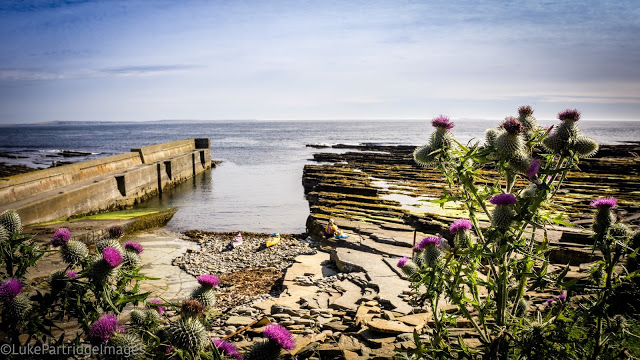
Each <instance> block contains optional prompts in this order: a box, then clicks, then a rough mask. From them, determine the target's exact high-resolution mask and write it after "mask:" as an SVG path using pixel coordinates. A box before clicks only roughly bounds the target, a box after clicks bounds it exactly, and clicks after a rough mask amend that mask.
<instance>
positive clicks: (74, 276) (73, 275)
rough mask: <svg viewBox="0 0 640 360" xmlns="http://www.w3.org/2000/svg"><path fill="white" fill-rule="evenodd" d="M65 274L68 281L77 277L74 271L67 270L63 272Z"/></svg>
mask: <svg viewBox="0 0 640 360" xmlns="http://www.w3.org/2000/svg"><path fill="white" fill-rule="evenodd" d="M65 274H66V275H67V277H68V278H70V279H75V278H77V277H78V273H77V272H75V271H71V270H67V272H65Z"/></svg>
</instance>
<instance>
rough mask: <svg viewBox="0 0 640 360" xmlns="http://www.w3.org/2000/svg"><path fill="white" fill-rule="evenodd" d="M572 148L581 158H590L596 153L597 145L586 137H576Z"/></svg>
mask: <svg viewBox="0 0 640 360" xmlns="http://www.w3.org/2000/svg"><path fill="white" fill-rule="evenodd" d="M573 146H574V149H575V151H576V152H577V153H578V156H579V157H581V158H590V157H592V156H594V155H595V154H596V153H597V152H598V143H597V142H596V141H595V140H593V139H591V138H589V137H586V136H578V137H577V138H576V140H575V143H574V145H573Z"/></svg>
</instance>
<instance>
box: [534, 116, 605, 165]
mask: <svg viewBox="0 0 640 360" xmlns="http://www.w3.org/2000/svg"><path fill="white" fill-rule="evenodd" d="M558 119H560V121H562V123H561V124H560V125H559V126H558V127H557V128H556V130H555V132H554V133H553V134H550V135H548V136H547V137H546V138H545V139H544V140H543V145H544V146H545V147H546V148H547V149H549V150H551V151H554V152H557V153H563V152H565V151H567V150H569V148H571V147H573V148H574V150H576V152H577V153H578V155H580V156H581V157H587V156H589V155H593V154H595V152H594V151H597V149H594V144H595V142H592V141H591V139H588V138H586V137H584V139H582V140H580V141H579V140H578V139H580V138H582V137H583V136H582V135H581V133H580V129H579V128H578V125H577V124H576V123H577V122H578V120H580V112H579V111H578V110H576V109H567V110H564V111H562V112H560V113H559V114H558ZM578 142H580V145H577V143H578ZM595 146H596V147H597V144H595Z"/></svg>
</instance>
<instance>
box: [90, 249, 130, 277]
mask: <svg viewBox="0 0 640 360" xmlns="http://www.w3.org/2000/svg"><path fill="white" fill-rule="evenodd" d="M120 264H122V255H121V254H120V252H119V251H118V250H116V249H114V248H112V247H107V248H105V249H104V250H103V251H102V258H98V259H96V260H95V261H94V262H93V263H92V264H91V268H90V272H89V275H90V277H91V279H92V280H93V281H94V283H96V284H99V285H101V284H114V283H115V282H116V281H117V280H118V276H119V275H120V270H119V266H120Z"/></svg>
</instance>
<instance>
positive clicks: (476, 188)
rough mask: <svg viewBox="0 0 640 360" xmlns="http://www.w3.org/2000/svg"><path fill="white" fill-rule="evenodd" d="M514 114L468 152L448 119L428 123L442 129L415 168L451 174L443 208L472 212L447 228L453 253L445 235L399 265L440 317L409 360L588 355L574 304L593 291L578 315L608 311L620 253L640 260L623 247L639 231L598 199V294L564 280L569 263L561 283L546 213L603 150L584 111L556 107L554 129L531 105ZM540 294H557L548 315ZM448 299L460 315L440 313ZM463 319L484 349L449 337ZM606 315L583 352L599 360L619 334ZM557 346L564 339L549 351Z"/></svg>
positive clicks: (416, 153) (421, 246)
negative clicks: (534, 299) (533, 296)
mask: <svg viewBox="0 0 640 360" xmlns="http://www.w3.org/2000/svg"><path fill="white" fill-rule="evenodd" d="M518 113H519V114H518V115H519V116H518V117H517V118H516V117H507V118H506V119H505V121H504V122H503V123H502V124H501V125H500V126H499V127H498V128H494V129H489V130H487V131H486V133H485V137H486V140H485V143H484V144H481V143H480V142H470V143H469V144H466V145H465V144H461V143H459V142H457V141H456V140H455V139H454V138H453V136H452V134H451V133H450V131H449V130H450V129H451V128H453V123H451V122H450V120H449V119H448V118H447V117H444V116H439V117H438V118H436V119H434V120H432V124H433V125H434V127H435V128H436V130H435V131H434V133H433V134H432V135H431V136H430V138H429V142H428V143H427V144H426V145H424V146H420V147H418V148H416V150H415V151H414V160H415V162H416V163H417V164H419V165H421V166H429V167H432V168H435V169H437V170H439V171H440V172H442V173H443V175H444V177H445V179H446V185H445V189H444V195H443V196H442V197H441V198H440V199H439V200H437V202H438V203H440V204H442V205H444V203H447V202H456V203H461V204H463V205H464V207H465V209H466V210H467V213H468V216H467V218H466V219H459V220H456V221H455V222H453V223H452V224H451V225H450V227H449V232H450V233H451V235H452V236H453V246H452V247H449V246H448V244H447V242H446V241H443V240H441V239H440V238H439V237H436V236H431V237H427V238H425V239H423V241H421V242H420V243H419V244H418V245H417V246H416V247H415V249H414V251H415V255H414V257H413V261H412V262H411V263H414V265H415V268H414V267H413V265H411V266H409V267H408V265H407V264H411V263H410V261H411V260H409V259H402V260H401V261H400V262H399V263H398V266H399V267H400V268H401V269H402V270H403V271H405V272H407V273H410V274H412V275H411V276H410V280H411V281H412V287H413V288H414V289H415V290H416V292H417V293H418V294H419V296H418V297H417V299H416V300H417V301H418V302H419V303H421V304H424V305H425V306H427V307H429V308H430V310H431V311H432V313H433V326H432V329H431V330H432V331H431V332H430V334H429V339H428V340H427V341H425V342H424V343H422V342H418V343H416V349H414V350H409V351H407V352H406V354H405V357H408V358H423V357H430V358H438V359H444V358H483V359H507V358H518V357H525V356H529V354H531V358H557V357H561V358H572V357H578V358H580V357H583V355H584V353H581V351H583V350H579V349H578V348H579V342H577V341H575V336H576V335H575V334H586V330H584V329H585V328H586V326H583V327H582V328H580V329H581V330H579V331H578V330H576V328H575V327H573V328H572V327H571V326H570V325H569V324H568V321H567V319H568V318H569V317H570V316H571V315H570V314H576V312H575V311H573V310H571V309H574V308H575V306H573V307H572V306H571V305H570V304H572V303H571V299H572V294H573V293H574V292H577V291H584V292H586V293H592V292H593V291H595V293H596V294H598V297H597V299H598V300H597V301H596V302H595V303H594V304H592V305H585V304H582V305H581V308H588V309H593V310H595V309H598V310H599V312H592V314H603V313H606V311H605V310H606V306H604V305H597V304H604V303H607V300H608V299H609V297H608V296H607V295H603V294H608V293H611V292H612V291H613V289H614V287H615V285H614V284H615V283H616V281H614V280H615V279H617V280H618V281H619V282H620V283H622V282H623V281H622V280H621V276H619V275H616V274H617V273H616V272H615V271H614V269H615V268H616V266H617V265H619V264H620V261H621V259H622V257H623V256H624V255H625V254H631V255H632V256H633V255H634V254H633V253H632V250H629V247H628V246H627V245H628V244H629V238H630V237H631V236H632V235H633V232H632V231H630V230H628V228H624V227H616V218H615V216H613V215H612V213H611V209H612V208H614V207H615V203H613V202H612V201H611V200H600V201H596V202H594V206H596V205H597V206H596V207H597V212H598V213H597V215H596V222H595V224H594V231H595V232H596V237H595V246H596V249H597V250H599V251H601V252H602V253H603V255H604V260H603V264H602V266H601V267H600V268H601V269H603V270H602V273H603V275H602V276H601V277H602V278H603V279H604V281H603V284H602V285H601V286H599V288H597V289H584V288H582V289H578V288H576V282H577V280H575V281H574V280H570V281H566V280H565V277H566V275H567V273H568V271H569V267H568V266H567V267H566V268H565V269H564V270H563V271H561V272H560V273H559V274H558V275H557V277H555V278H553V277H551V276H550V275H549V274H547V269H548V260H547V254H548V251H549V245H548V244H549V241H548V239H547V237H546V231H545V228H546V227H547V226H549V225H553V224H556V223H562V224H564V221H563V219H562V218H560V217H557V216H554V217H552V216H551V215H550V213H549V212H548V211H547V210H546V209H548V208H549V207H551V206H552V205H551V204H552V201H553V196H554V195H555V194H556V193H557V191H558V190H559V189H560V187H561V186H562V183H563V182H564V180H565V178H566V176H567V173H568V172H569V171H573V170H576V169H577V165H578V163H579V160H580V159H581V158H584V157H589V156H593V155H594V154H595V152H596V151H597V149H598V146H597V144H596V143H595V141H593V140H592V139H590V138H588V137H586V136H585V135H583V134H582V133H581V131H580V129H579V128H578V120H579V118H580V113H579V112H578V111H577V110H566V111H563V112H561V113H560V114H559V119H560V121H561V123H560V124H559V126H557V127H554V128H550V129H543V128H542V127H540V126H538V125H537V124H536V120H535V118H534V117H533V109H531V107H529V106H523V107H520V108H519V109H518ZM445 120H446V121H445ZM492 174H493V175H492ZM605 253H607V254H610V255H605ZM405 268H407V269H406V270H405ZM413 274H417V275H413ZM633 276H635V275H632V274H628V275H627V278H632V277H633ZM536 290H538V291H550V292H554V293H557V294H559V295H557V296H556V297H554V298H552V299H551V301H550V302H549V305H550V306H547V307H545V309H544V310H539V309H538V310H536V308H535V307H533V306H532V304H531V301H530V299H529V298H528V296H526V295H525V293H526V291H536ZM590 291H591V292H590ZM565 292H566V294H565ZM443 300H446V301H447V302H449V303H451V304H453V305H455V306H456V308H457V311H456V312H454V313H445V312H443V311H442V310H441V305H442V304H441V301H443ZM597 306H601V307H600V308H598V307H597ZM581 314H582V316H583V319H586V318H587V315H586V314H585V313H584V312H583V313H581ZM589 316H592V317H593V315H589ZM597 316H600V315H597ZM597 316H596V317H597ZM458 317H462V318H465V319H466V321H468V322H469V323H470V324H471V326H472V328H473V332H474V335H475V336H477V338H478V339H479V340H480V342H481V344H482V346H481V347H479V348H476V349H471V348H470V347H469V345H468V344H466V343H465V341H464V340H463V339H462V338H454V337H452V336H450V334H449V331H448V329H449V327H450V326H451V325H452V324H455V323H456V319H457V318H458ZM602 319H603V320H602V321H600V322H599V323H598V324H599V325H598V326H597V327H596V329H591V330H590V331H591V333H592V334H594V335H595V338H594V339H596V340H594V341H595V342H596V343H598V344H600V345H593V344H592V345H588V346H585V348H587V349H589V351H591V353H590V354H588V356H586V355H584V357H588V358H592V359H596V358H598V356H600V354H603V353H605V351H609V350H610V349H611V348H606V347H605V346H604V345H603V344H604V343H606V342H607V341H608V340H607V339H611V338H612V337H610V333H606V334H605V332H606V329H607V327H606V326H605V324H608V323H612V324H615V323H616V322H615V321H608V320H606V317H603V318H602ZM577 323H580V322H579V321H578V322H577ZM582 324H585V322H582ZM581 326H582V325H581ZM598 329H600V330H598ZM582 330H584V332H581V331H582ZM586 338H589V339H591V338H590V337H588V336H586ZM554 339H555V340H554ZM553 341H556V342H557V343H558V344H556V345H550V343H551V342H553ZM584 343H585V342H584V341H583V342H582V344H584ZM587 343H588V341H587ZM540 344H543V345H540ZM527 351H529V352H527Z"/></svg>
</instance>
